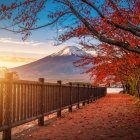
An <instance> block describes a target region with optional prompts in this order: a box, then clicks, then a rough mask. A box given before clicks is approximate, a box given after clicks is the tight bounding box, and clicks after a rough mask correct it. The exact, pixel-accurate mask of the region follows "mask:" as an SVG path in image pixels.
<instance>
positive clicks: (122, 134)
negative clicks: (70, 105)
mask: <svg viewBox="0 0 140 140" xmlns="http://www.w3.org/2000/svg"><path fill="white" fill-rule="evenodd" d="M15 139H16V140H140V108H138V106H137V104H136V101H135V100H134V98H133V97H131V96H128V95H120V94H112V95H111V94H110V95H107V96H106V97H104V98H102V99H100V100H98V101H96V102H94V103H91V104H89V105H86V106H85V107H81V109H79V110H78V109H76V110H74V111H73V112H72V113H65V114H63V116H62V118H59V119H57V120H55V121H52V122H50V123H49V124H47V125H45V126H43V127H37V128H36V129H34V130H31V131H30V132H26V133H24V134H21V135H20V138H15Z"/></svg>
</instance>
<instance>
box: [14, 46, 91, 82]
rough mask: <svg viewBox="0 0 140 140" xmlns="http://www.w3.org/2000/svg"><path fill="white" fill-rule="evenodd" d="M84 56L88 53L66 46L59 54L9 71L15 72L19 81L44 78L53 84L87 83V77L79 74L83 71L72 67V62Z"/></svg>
mask: <svg viewBox="0 0 140 140" xmlns="http://www.w3.org/2000/svg"><path fill="white" fill-rule="evenodd" d="M84 55H88V53H86V52H85V51H83V50H81V49H79V48H77V47H74V46H67V47H65V48H64V49H62V50H60V51H59V52H56V53H53V54H51V55H48V56H46V57H44V58H42V59H39V60H37V61H34V62H31V63H29V64H25V65H22V66H19V67H15V68H12V69H11V71H16V72H17V73H18V74H19V77H20V78H21V79H32V80H33V79H36V78H39V77H44V78H46V79H47V80H51V81H53V82H54V81H57V80H60V79H61V80H63V81H76V82H77V81H79V82H83V81H86V82H87V81H88V82H89V81H90V80H89V78H88V75H86V74H81V73H83V72H84V71H83V69H81V68H79V67H75V66H74V65H73V62H74V61H77V60H78V59H80V58H79V57H81V56H84Z"/></svg>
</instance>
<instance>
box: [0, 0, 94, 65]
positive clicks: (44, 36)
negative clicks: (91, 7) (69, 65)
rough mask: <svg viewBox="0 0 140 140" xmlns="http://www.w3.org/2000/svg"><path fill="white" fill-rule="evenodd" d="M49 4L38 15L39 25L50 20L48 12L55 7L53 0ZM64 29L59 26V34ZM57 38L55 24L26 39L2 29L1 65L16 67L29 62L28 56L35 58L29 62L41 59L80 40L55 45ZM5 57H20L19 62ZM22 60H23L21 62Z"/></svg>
mask: <svg viewBox="0 0 140 140" xmlns="http://www.w3.org/2000/svg"><path fill="white" fill-rule="evenodd" d="M9 1H10V0H1V1H0V5H1V4H2V3H4V4H8V2H9ZM12 1H14V0H12ZM10 2H11V1H10ZM48 5H49V8H48V7H47V8H45V9H44V10H43V11H41V12H40V13H39V15H38V17H39V18H40V20H39V22H38V23H37V24H38V25H43V24H45V23H46V22H49V21H48V19H47V12H48V11H49V10H55V7H54V5H53V4H52V3H51V0H50V1H49V3H48ZM94 14H95V13H94ZM94 14H93V15H94ZM95 15H96V14H95ZM8 22H9V21H8ZM64 24H71V21H70V19H68V20H66V21H65V23H64ZM0 25H1V24H0ZM62 31H63V27H60V26H59V30H58V34H61V33H62ZM56 39H57V30H56V26H55V25H54V26H50V27H46V28H42V29H39V30H34V31H32V35H31V36H29V37H28V38H27V40H25V41H22V35H21V34H14V33H11V32H8V31H5V30H0V67H1V66H6V67H14V66H18V65H22V64H25V63H27V58H33V59H29V62H31V61H34V60H35V59H40V58H42V57H45V56H47V55H49V54H51V53H54V52H57V51H59V50H60V49H62V48H64V47H65V46H70V45H74V46H77V44H78V40H76V39H72V40H69V41H67V42H65V43H63V44H61V45H59V46H55V45H54V44H56V43H57V40H56ZM95 42H96V41H95ZM3 57H4V59H3ZM5 57H8V58H9V57H16V58H18V59H16V61H18V62H16V61H15V62H8V60H9V59H8V60H6V61H5ZM20 58H26V61H25V62H24V60H23V59H20ZM14 60H15V59H14ZM20 60H22V62H21V63H20Z"/></svg>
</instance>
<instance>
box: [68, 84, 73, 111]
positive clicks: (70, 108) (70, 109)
mask: <svg viewBox="0 0 140 140" xmlns="http://www.w3.org/2000/svg"><path fill="white" fill-rule="evenodd" d="M69 85H70V107H69V112H72V83H71V82H70V83H69Z"/></svg>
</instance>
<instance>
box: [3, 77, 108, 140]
mask: <svg viewBox="0 0 140 140" xmlns="http://www.w3.org/2000/svg"><path fill="white" fill-rule="evenodd" d="M105 95H106V88H105V87H96V88H95V87H92V86H89V85H88V86H85V85H83V86H81V85H79V84H77V85H72V83H70V84H69V85H64V84H61V81H58V82H57V84H50V83H45V82H44V79H43V78H39V81H38V82H37V81H36V82H34V81H22V80H18V81H15V80H13V79H12V76H10V75H9V76H7V79H6V80H1V81H0V131H3V139H4V140H10V139H11V128H13V127H15V126H18V125H21V124H24V123H26V122H29V121H32V120H35V119H38V122H39V125H44V116H45V115H47V114H51V113H53V112H57V115H58V117H60V116H61V110H62V109H64V108H69V111H72V106H73V105H77V107H79V104H80V103H83V105H84V104H85V103H86V102H87V103H89V102H90V101H92V100H97V99H98V98H101V97H103V96H105Z"/></svg>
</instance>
